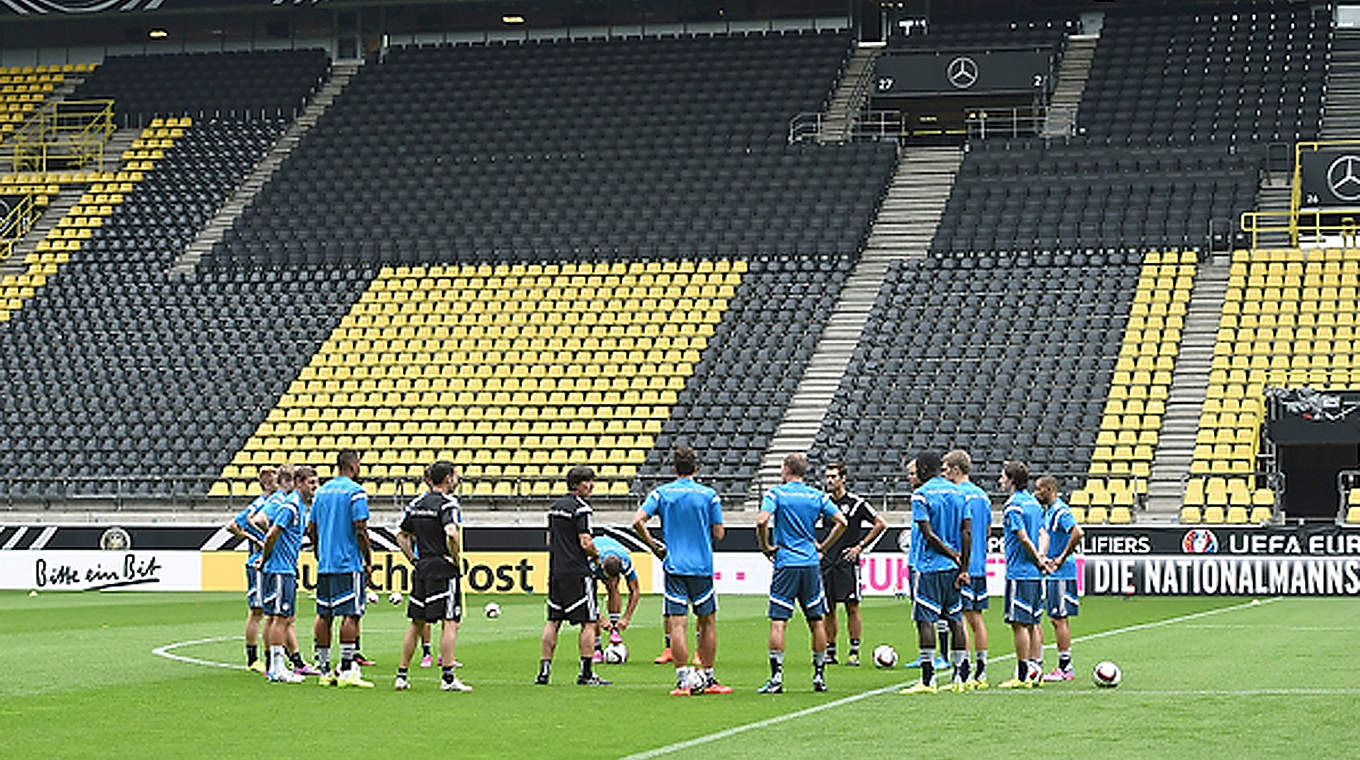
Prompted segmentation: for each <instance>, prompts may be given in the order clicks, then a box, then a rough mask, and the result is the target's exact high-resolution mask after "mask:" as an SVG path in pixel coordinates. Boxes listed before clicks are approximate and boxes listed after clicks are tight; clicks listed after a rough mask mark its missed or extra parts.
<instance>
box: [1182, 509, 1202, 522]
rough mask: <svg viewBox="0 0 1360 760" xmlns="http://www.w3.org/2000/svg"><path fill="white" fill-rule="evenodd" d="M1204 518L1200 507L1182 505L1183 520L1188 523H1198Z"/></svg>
mask: <svg viewBox="0 0 1360 760" xmlns="http://www.w3.org/2000/svg"><path fill="white" fill-rule="evenodd" d="M1202 519H1203V515H1201V514H1200V511H1199V507H1188V506H1187V507H1181V522H1182V523H1185V524H1187V525H1196V524H1198V523H1199V522H1200V521H1201V520H1202Z"/></svg>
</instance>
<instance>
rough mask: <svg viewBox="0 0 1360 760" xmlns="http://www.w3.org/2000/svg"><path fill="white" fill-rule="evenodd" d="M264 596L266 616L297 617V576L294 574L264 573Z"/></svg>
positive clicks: (263, 605) (261, 587) (263, 603)
mask: <svg viewBox="0 0 1360 760" xmlns="http://www.w3.org/2000/svg"><path fill="white" fill-rule="evenodd" d="M260 589H261V591H262V593H263V594H264V598H263V599H262V600H260V601H261V605H262V607H263V608H264V614H266V615H273V616H274V617H293V616H295V615H297V576H296V575H294V574H293V573H264V574H263V577H262V578H261V579H260Z"/></svg>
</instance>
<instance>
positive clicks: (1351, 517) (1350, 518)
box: [1346, 507, 1360, 525]
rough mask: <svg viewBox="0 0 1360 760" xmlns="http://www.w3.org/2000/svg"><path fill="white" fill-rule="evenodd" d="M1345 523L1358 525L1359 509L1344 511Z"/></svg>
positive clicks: (1359, 519)
mask: <svg viewBox="0 0 1360 760" xmlns="http://www.w3.org/2000/svg"><path fill="white" fill-rule="evenodd" d="M1346 522H1347V523H1349V524H1351V525H1354V524H1357V523H1360V507H1350V508H1348V509H1347V510H1346Z"/></svg>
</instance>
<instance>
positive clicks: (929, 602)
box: [911, 570, 963, 623]
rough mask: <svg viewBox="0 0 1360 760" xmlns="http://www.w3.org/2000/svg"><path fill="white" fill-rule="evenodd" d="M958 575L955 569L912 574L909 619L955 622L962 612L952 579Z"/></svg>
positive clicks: (957, 591)
mask: <svg viewBox="0 0 1360 760" xmlns="http://www.w3.org/2000/svg"><path fill="white" fill-rule="evenodd" d="M958 577H959V571H957V570H934V571H931V572H926V573H917V574H915V575H913V576H912V593H911V598H912V601H913V604H912V608H911V619H912V620H915V621H917V622H919V623H933V622H935V621H937V620H951V621H955V622H957V621H958V620H959V619H960V618H959V615H960V613H961V612H963V604H962V603H961V602H960V601H959V590H958V589H957V588H954V581H955V580H957V579H958Z"/></svg>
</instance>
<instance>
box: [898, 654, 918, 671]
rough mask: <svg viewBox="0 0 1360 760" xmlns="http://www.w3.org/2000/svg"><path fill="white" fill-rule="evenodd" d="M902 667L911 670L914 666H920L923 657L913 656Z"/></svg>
mask: <svg viewBox="0 0 1360 760" xmlns="http://www.w3.org/2000/svg"><path fill="white" fill-rule="evenodd" d="M902 667H904V668H906V669H908V670H911V669H912V668H919V667H921V658H919V657H916V658H913V659H911V660H909V661H907V662H906V663H905V664H903V665H902Z"/></svg>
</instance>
